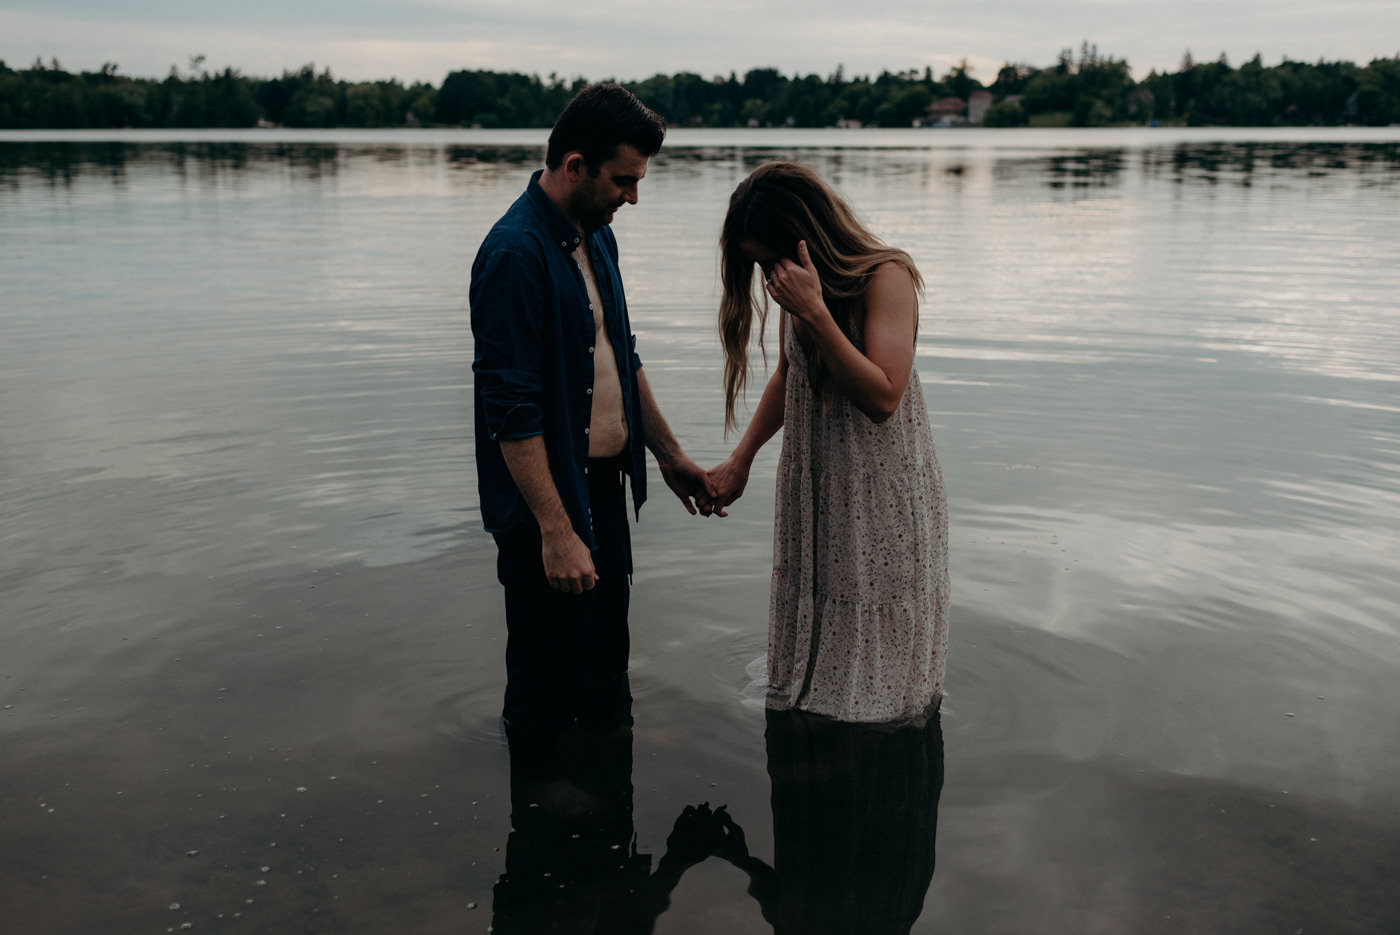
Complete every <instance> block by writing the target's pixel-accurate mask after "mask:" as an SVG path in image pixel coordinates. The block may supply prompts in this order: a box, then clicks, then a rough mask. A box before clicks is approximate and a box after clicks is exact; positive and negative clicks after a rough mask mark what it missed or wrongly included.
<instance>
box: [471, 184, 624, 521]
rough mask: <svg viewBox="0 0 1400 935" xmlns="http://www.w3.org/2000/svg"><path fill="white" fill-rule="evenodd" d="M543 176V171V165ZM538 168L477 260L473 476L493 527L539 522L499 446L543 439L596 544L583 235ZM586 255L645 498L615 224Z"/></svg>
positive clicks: (568, 502) (575, 514)
mask: <svg viewBox="0 0 1400 935" xmlns="http://www.w3.org/2000/svg"><path fill="white" fill-rule="evenodd" d="M541 171H542V170H541ZM540 174H541V173H540V172H539V171H537V172H535V174H534V175H532V176H531V177H530V184H529V185H528V186H526V188H525V193H524V194H522V195H521V196H520V197H519V198H517V199H516V200H515V203H514V204H512V205H511V206H510V210H508V211H507V212H506V213H505V215H504V216H503V217H502V218H501V219H500V220H499V221H497V222H496V226H495V227H493V228H491V232H490V233H488V234H487V235H486V239H485V240H484V241H482V244H481V247H480V249H478V250H477V253H476V260H475V262H473V263H472V279H471V290H470V297H471V322H472V335H473V336H474V337H475V339H476V356H475V359H474V360H473V362H472V372H473V374H474V375H475V397H476V471H477V486H478V490H479V492H480V495H481V518H482V522H483V523H484V524H485V526H486V531H487V532H493V533H495V532H505V531H506V530H508V529H510V528H511V527H513V526H516V525H519V524H521V523H525V522H531V521H533V516H532V514H531V513H530V508H529V506H528V505H526V503H525V499H524V497H523V496H522V495H521V493H520V490H519V488H517V487H516V486H515V481H514V480H513V479H512V478H511V476H510V471H509V470H507V469H506V463H505V459H504V458H503V457H502V455H501V448H500V442H502V441H510V440H514V439H521V438H529V437H531V436H534V435H543V436H544V442H545V448H546V449H547V450H548V452H549V470H550V474H551V475H552V476H553V478H554V484H555V486H556V487H557V488H558V490H559V496H560V499H562V500H563V502H564V509H565V510H567V511H568V514H569V518H570V520H572V521H573V526H574V531H575V532H577V533H578V536H579V538H580V539H582V540H583V541H584V543H585V544H586V545H587V546H588V547H589V548H590V549H594V548H597V542H596V541H595V540H594V537H593V524H592V521H591V519H590V517H589V512H588V476H587V472H588V433H587V429H588V424H589V419H590V417H591V414H592V410H593V405H592V403H593V342H594V336H595V334H596V331H595V327H594V321H593V308H592V305H591V304H590V303H589V299H588V289H587V287H586V286H585V285H584V281H583V271H582V270H581V269H580V268H579V266H578V263H576V262H575V261H574V258H573V256H571V254H572V253H573V251H574V249H575V248H576V247H577V246H578V245H579V242H580V241H581V240H582V239H583V236H584V235H582V234H580V233H579V231H578V228H576V227H574V225H573V224H572V223H571V222H570V221H569V219H568V218H566V217H565V216H564V213H563V212H562V211H560V210H559V207H558V206H557V205H555V204H554V202H553V201H551V200H550V198H549V196H548V195H546V194H545V192H544V189H542V188H541V187H540V183H539V180H540ZM588 237H589V242H588V255H589V258H590V259H591V260H592V264H593V275H594V277H595V278H596V279H597V281H598V290H599V292H600V293H601V296H602V299H603V314H604V320H605V322H606V323H607V331H608V338H609V340H610V341H611V342H612V348H613V358H614V359H615V360H616V361H617V363H618V379H619V380H620V381H621V382H622V401H623V408H624V414H625V416H626V419H627V431H628V433H629V441H628V444H627V449H626V450H625V451H624V452H623V455H622V458H623V462H624V464H625V465H626V468H627V470H628V473H629V475H630V476H631V479H632V503H633V509H634V510H640V509H641V506H642V502H643V501H645V500H646V460H645V458H646V454H645V450H644V448H643V432H642V403H641V390H640V388H639V387H638V384H637V378H636V372H637V371H638V370H639V369H641V366H642V362H641V359H640V358H638V357H637V353H636V344H637V339H636V338H635V337H634V336H633V335H632V328H631V324H630V323H629V321H628V318H627V299H626V297H625V296H624V295H623V292H622V276H621V274H620V273H619V272H618V268H617V240H616V238H615V237H614V236H613V232H612V230H611V229H610V228H608V227H603V228H602V229H600V230H598V231H595V232H594V233H593V234H590V235H588Z"/></svg>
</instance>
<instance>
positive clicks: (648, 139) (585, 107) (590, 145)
mask: <svg viewBox="0 0 1400 935" xmlns="http://www.w3.org/2000/svg"><path fill="white" fill-rule="evenodd" d="M665 137H666V122H665V121H664V120H662V119H661V118H660V117H659V116H657V115H656V114H655V113H654V112H653V111H652V110H651V108H649V107H647V105H645V104H643V103H642V102H641V101H639V100H637V98H636V96H635V95H633V94H632V92H631V91H628V90H627V89H626V88H624V87H621V86H619V85H615V84H591V85H589V86H588V87H586V88H584V89H583V90H582V91H580V92H578V93H577V94H575V95H574V99H573V100H571V101H569V104H568V106H567V107H565V108H564V110H563V112H562V113H560V114H559V119H557V120H555V121H554V129H553V130H550V131H549V150H548V151H547V152H546V153H545V158H544V164H545V165H547V166H549V168H551V169H557V168H559V167H560V166H561V165H563V163H564V156H565V155H566V154H568V153H571V152H573V151H575V150H577V151H578V152H580V153H582V154H583V161H584V162H586V163H587V164H588V168H589V170H590V171H591V172H596V171H597V170H598V167H599V166H601V165H602V164H603V163H605V162H607V161H608V160H609V159H611V158H612V157H613V156H615V155H616V154H617V148H618V147H619V146H621V145H622V144H623V143H628V144H630V145H632V146H635V147H636V148H637V151H638V152H640V153H641V154H642V155H643V156H646V157H647V158H651V157H652V156H655V155H656V154H657V152H658V151H660V149H661V141H662V140H663V139H665Z"/></svg>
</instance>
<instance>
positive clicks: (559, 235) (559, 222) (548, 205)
mask: <svg viewBox="0 0 1400 935" xmlns="http://www.w3.org/2000/svg"><path fill="white" fill-rule="evenodd" d="M543 174H544V170H543V169H536V170H535V172H534V174H533V175H531V176H530V184H529V186H528V187H526V189H525V194H526V195H527V196H528V197H529V199H530V204H532V205H534V208H535V211H537V212H538V213H539V215H540V217H541V218H543V219H544V222H545V226H546V227H547V228H548V229H549V236H550V238H551V239H552V240H553V241H554V242H555V243H556V244H558V245H559V247H560V248H561V249H562V250H563V251H564V252H565V253H572V252H574V250H576V249H577V248H578V245H579V244H580V243H582V242H583V235H582V234H580V233H579V231H578V228H577V227H575V226H574V224H573V222H572V221H570V220H569V219H568V218H566V217H565V216H564V212H563V211H560V210H559V206H558V205H556V204H555V203H554V200H553V199H552V198H550V197H549V196H548V195H546V194H545V192H544V188H543V187H542V186H541V185H540V176H541V175H543Z"/></svg>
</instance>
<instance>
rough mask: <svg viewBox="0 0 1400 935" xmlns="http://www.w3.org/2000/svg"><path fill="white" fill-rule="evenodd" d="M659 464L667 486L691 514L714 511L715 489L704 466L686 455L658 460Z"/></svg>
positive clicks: (703, 513)
mask: <svg viewBox="0 0 1400 935" xmlns="http://www.w3.org/2000/svg"><path fill="white" fill-rule="evenodd" d="M657 464H658V466H659V467H660V468H661V476H662V478H663V479H664V480H665V481H666V486H667V487H670V488H671V492H672V493H674V494H675V495H676V497H677V498H679V500H680V501H681V504H682V505H684V506H685V508H686V511H687V512H689V513H690V515H691V516H694V515H695V514H696V513H697V512H699V513H700V514H701V515H703V516H709V515H710V514H711V513H713V512H714V509H715V489H714V486H713V485H711V483H710V476H709V474H707V473H706V472H705V470H704V468H702V467H700V465H698V464H696V463H695V462H694V461H692V460H690V459H689V458H687V457H685V456H684V455H681V456H680V457H679V458H676V459H674V460H672V461H658V462H657Z"/></svg>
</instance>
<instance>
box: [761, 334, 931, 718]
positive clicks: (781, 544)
mask: <svg viewBox="0 0 1400 935" xmlns="http://www.w3.org/2000/svg"><path fill="white" fill-rule="evenodd" d="M784 314H786V313H784ZM785 331H786V333H787V335H786V338H785V340H786V342H787V346H786V352H787V359H788V374H787V396H786V404H785V407H784V422H783V447H782V454H781V456H780V458H779V461H778V491H777V516H776V522H775V528H774V533H773V585H772V592H771V599H770V605H769V618H768V620H769V623H768V698H767V703H768V706H769V707H772V708H801V709H803V710H806V711H811V712H813V713H816V714H823V715H826V716H828V717H832V718H836V719H838V720H842V721H867V722H884V721H898V720H904V719H908V718H914V717H918V716H920V715H922V714H924V713H925V712H927V711H928V710H929V709H930V708H931V707H933V706H934V705H936V704H937V702H938V701H939V700H940V699H941V698H942V697H943V673H944V658H945V656H946V654H947V649H948V512H947V503H946V499H945V497H944V493H943V475H942V471H941V470H940V469H939V466H938V459H937V457H936V456H935V454H934V450H933V432H932V430H931V429H930V427H929V420H928V411H927V409H926V408H925V406H924V395H923V390H922V389H921V388H920V385H919V375H918V373H917V371H915V372H912V373H910V375H909V385H908V387H906V389H905V391H904V398H903V399H902V400H900V403H899V408H898V409H897V410H896V411H895V412H894V414H893V415H891V416H890V417H889V418H888V419H886V420H885V421H884V422H882V423H878V424H877V423H875V422H872V421H871V420H870V419H869V418H868V417H867V416H866V415H865V414H864V413H862V412H861V411H860V410H859V409H857V408H856V407H855V406H854V405H853V404H852V403H851V401H850V400H849V399H847V398H845V397H844V396H842V397H839V398H838V399H837V400H836V401H835V402H833V403H831V404H829V405H827V406H825V407H823V405H822V401H821V398H820V396H819V395H817V394H816V393H814V392H813V389H812V384H811V380H810V378H809V376H808V368H807V357H806V354H805V353H804V352H803V349H802V347H801V345H800V343H799V341H798V339H797V337H796V334H795V329H794V328H793V327H792V324H791V320H789V321H788V322H787V328H786V329H785ZM855 340H856V343H857V345H858V346H859V345H860V343H861V342H860V338H859V336H857V337H856V339H855Z"/></svg>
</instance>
